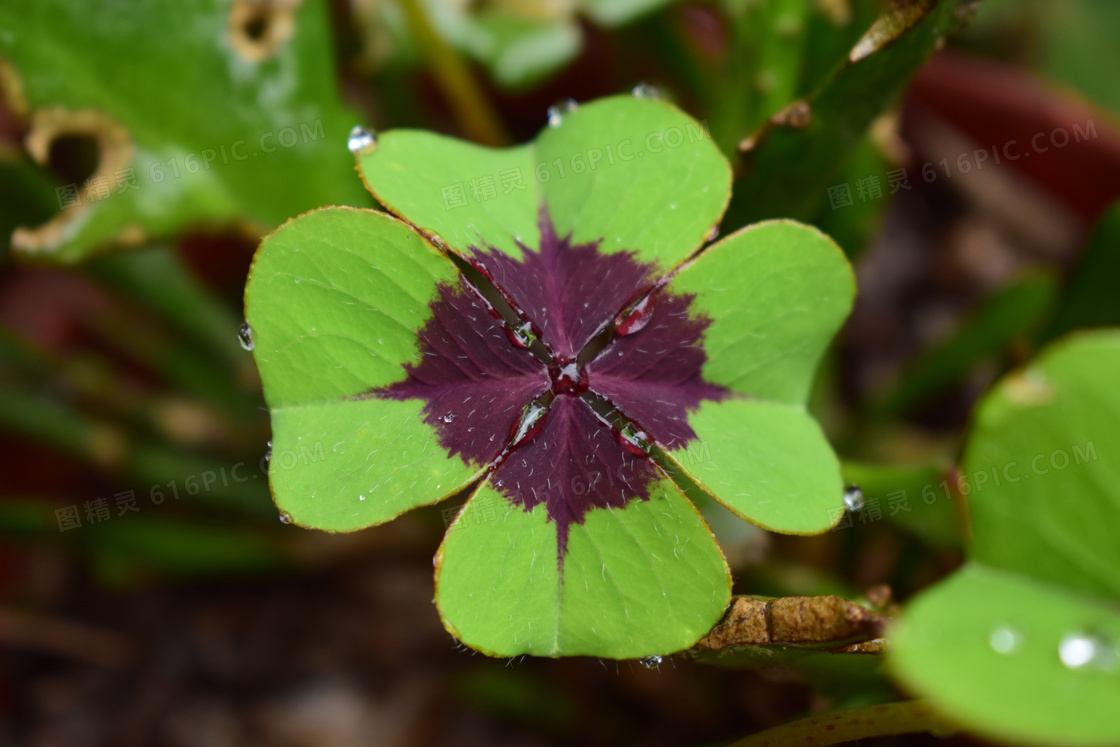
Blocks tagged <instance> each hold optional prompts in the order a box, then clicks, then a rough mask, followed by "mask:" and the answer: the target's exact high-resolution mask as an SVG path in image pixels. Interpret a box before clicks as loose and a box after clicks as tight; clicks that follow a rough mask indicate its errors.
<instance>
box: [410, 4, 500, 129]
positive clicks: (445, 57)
mask: <svg viewBox="0 0 1120 747" xmlns="http://www.w3.org/2000/svg"><path fill="white" fill-rule="evenodd" d="M401 6H402V7H403V8H404V12H405V15H406V16H407V17H408V25H409V27H410V28H411V29H412V35H413V36H414V37H415V39H416V43H417V45H418V46H419V47H420V49H421V50H423V53H424V54H425V55H426V56H427V58H428V66H429V67H430V68H431V70H432V75H434V76H435V79H436V83H438V84H439V87H440V88H441V89H442V90H443V95H444V96H446V97H447V101H448V103H449V104H450V105H451V109H452V111H453V112H454V113H455V118H456V119H458V120H459V125H460V126H461V127H462V128H463V134H465V135H466V136H467V137H468V138H470V139H471V140H474V141H475V142H478V143H482V144H483V145H495V146H497V145H506V144H508V143H509V138H508V136H507V135H506V133H505V130H504V129H503V128H502V124H501V121H500V120H499V119H498V115H497V113H496V112H495V111H494V110H493V109H492V108H491V107H490V103H489V99H488V98H487V97H486V93H485V92H484V91H483V90H482V86H480V85H479V84H478V81H477V80H475V78H474V76H473V75H472V74H471V70H470V67H469V65H468V63H467V61H466V60H464V59H463V57H462V55H460V54H459V53H458V52H457V51H455V50H454V49H453V48H451V47H450V46H449V45H448V44H447V43H446V42H445V41H444V40H443V38H442V37H440V35H439V34H438V33H436V30H435V29H434V28H432V24H431V22H430V21H429V20H428V14H427V12H426V11H425V9H424V7H423V5H422V2H421V0H402V1H401Z"/></svg>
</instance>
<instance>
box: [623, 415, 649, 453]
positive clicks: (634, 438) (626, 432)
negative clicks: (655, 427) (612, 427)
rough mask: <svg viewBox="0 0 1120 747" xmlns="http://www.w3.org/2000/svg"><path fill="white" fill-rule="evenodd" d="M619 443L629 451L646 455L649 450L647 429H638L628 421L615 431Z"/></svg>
mask: <svg viewBox="0 0 1120 747" xmlns="http://www.w3.org/2000/svg"><path fill="white" fill-rule="evenodd" d="M615 433H616V434H617V437H618V441H619V443H621V444H622V445H623V447H625V448H626V450H627V451H629V452H631V453H632V454H635V455H636V456H645V455H646V453H647V452H648V451H649V436H648V435H647V434H646V432H645V431H642V430H638V429H637V428H636V427H634V425H632V424H630V423H627V424H626V425H624V426H622V428H620V429H618V430H617V431H615Z"/></svg>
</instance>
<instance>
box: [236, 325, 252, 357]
mask: <svg viewBox="0 0 1120 747" xmlns="http://www.w3.org/2000/svg"><path fill="white" fill-rule="evenodd" d="M237 341H238V342H239V343H241V347H243V348H245V349H246V350H252V349H253V330H252V329H250V327H249V322H245V323H243V324H242V325H241V329H239V330H237Z"/></svg>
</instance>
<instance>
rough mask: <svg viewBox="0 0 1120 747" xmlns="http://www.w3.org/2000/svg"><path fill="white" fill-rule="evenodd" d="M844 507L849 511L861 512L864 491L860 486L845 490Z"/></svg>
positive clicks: (851, 486)
mask: <svg viewBox="0 0 1120 747" xmlns="http://www.w3.org/2000/svg"><path fill="white" fill-rule="evenodd" d="M844 505H845V506H847V507H848V510H849V511H859V510H860V509H862V508H863V491H862V490H860V489H859V486H858V485H849V486H848V487H846V488H844Z"/></svg>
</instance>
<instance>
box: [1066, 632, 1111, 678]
mask: <svg viewBox="0 0 1120 747" xmlns="http://www.w3.org/2000/svg"><path fill="white" fill-rule="evenodd" d="M1058 658H1059V659H1060V660H1061V662H1062V664H1064V665H1065V666H1066V667H1067V668H1069V669H1083V668H1084V667H1087V666H1089V665H1090V664H1092V665H1094V666H1095V667H1096V668H1097V669H1102V670H1104V671H1107V672H1114V671H1115V670H1116V669H1117V667H1118V666H1120V652H1118V651H1117V650H1116V649H1115V648H1113V647H1112V646H1110V645H1109V644H1108V641H1106V640H1104V638H1102V637H1101V636H1099V635H1095V634H1093V633H1086V632H1084V631H1075V632H1072V633H1067V634H1066V635H1065V636H1063V637H1062V640H1061V641H1060V642H1059V643H1058Z"/></svg>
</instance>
